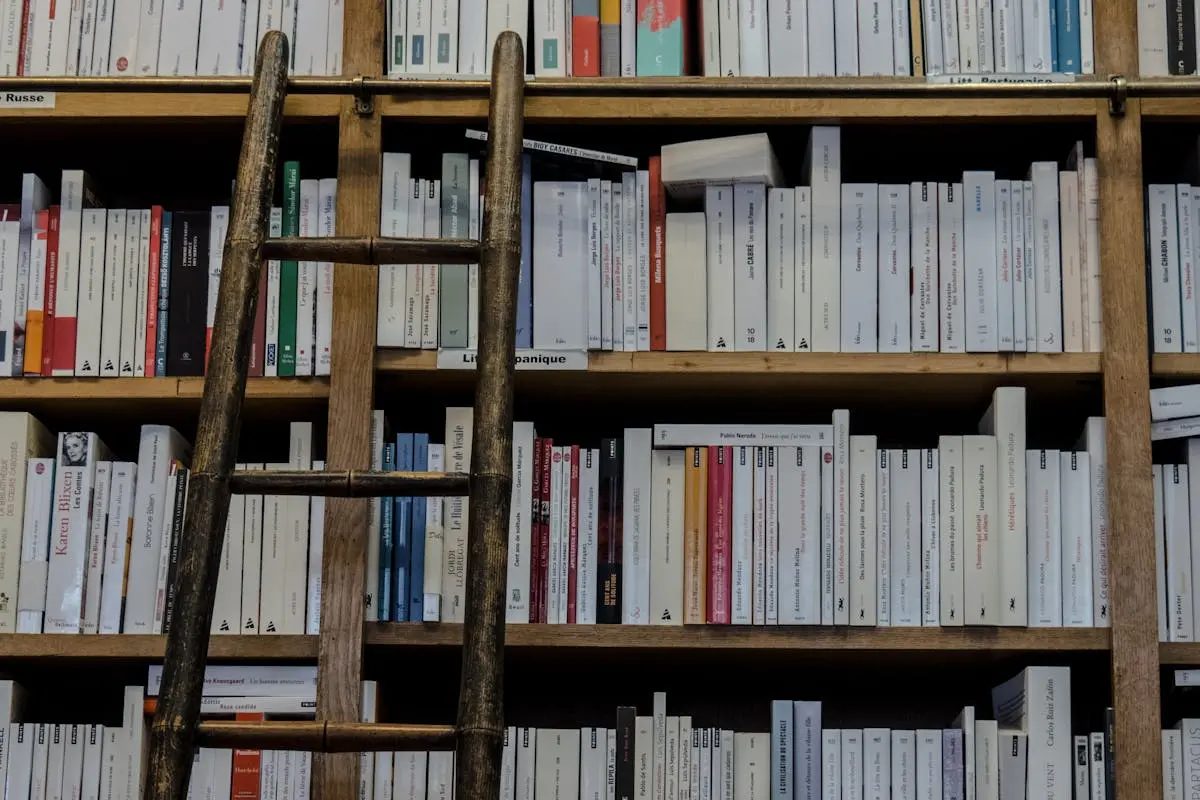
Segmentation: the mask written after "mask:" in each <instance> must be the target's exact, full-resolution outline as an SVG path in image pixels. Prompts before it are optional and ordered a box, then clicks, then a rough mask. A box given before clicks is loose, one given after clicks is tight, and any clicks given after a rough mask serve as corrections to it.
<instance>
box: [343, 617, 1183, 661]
mask: <svg viewBox="0 0 1200 800" xmlns="http://www.w3.org/2000/svg"><path fill="white" fill-rule="evenodd" d="M504 642H505V647H506V649H508V650H512V651H518V650H543V649H544V650H604V651H611V650H628V651H633V652H634V654H636V652H645V651H652V650H682V651H687V650H697V651H699V650H746V651H763V650H781V651H794V650H796V651H798V650H865V651H885V652H901V651H918V650H919V651H931V652H950V651H963V650H965V651H976V650H983V651H989V652H991V651H1005V652H1012V653H1019V652H1075V651H1084V652H1086V651H1105V650H1108V649H1109V631H1108V630H1106V629H1104V628H1029V629H1021V628H849V627H838V628H829V627H824V628H822V627H797V626H779V627H752V626H748V625H697V626H687V627H669V626H662V627H659V626H653V627H643V626H637V625H620V626H617V625H509V626H507V629H506V632H505V635H504ZM461 644H462V625H458V624H454V623H439V624H423V623H368V624H367V646H368V647H369V648H370V649H372V650H384V649H388V648H408V649H413V650H417V651H420V650H422V649H433V648H447V649H448V648H457V647H459V646H461ZM1196 647H1197V649H1200V645H1197V646H1196Z"/></svg>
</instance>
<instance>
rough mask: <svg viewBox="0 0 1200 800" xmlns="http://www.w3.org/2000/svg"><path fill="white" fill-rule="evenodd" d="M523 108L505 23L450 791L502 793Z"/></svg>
mask: <svg viewBox="0 0 1200 800" xmlns="http://www.w3.org/2000/svg"><path fill="white" fill-rule="evenodd" d="M524 111H525V53H524V49H523V48H522V47H521V39H520V38H519V37H518V36H517V35H516V34H515V33H512V32H507V33H504V34H501V36H500V37H499V38H498V39H497V40H496V47H495V49H494V51H493V55H492V97H491V109H490V111H489V113H488V132H489V133H488V139H489V144H488V159H487V187H488V197H487V205H486V207H485V209H484V220H483V253H482V256H481V258H480V262H481V263H480V266H479V277H480V284H481V286H480V292H479V296H480V298H481V300H482V303H481V307H480V313H479V358H478V360H477V362H476V382H475V413H474V420H473V423H472V424H473V425H474V431H475V437H474V439H473V443H472V449H471V508H470V520H469V522H468V529H467V552H468V555H467V586H466V590H467V591H466V617H465V619H466V624H465V626H464V628H463V654H462V681H461V683H460V685H459V690H458V765H457V770H456V775H455V794H456V796H457V797H459V798H461V800H494V799H495V798H496V797H497V796H498V795H499V792H500V753H501V748H502V746H503V741H504V706H503V703H504V586H505V580H506V578H507V571H506V566H507V564H508V512H509V504H510V500H511V495H512V421H513V386H512V384H513V355H514V349H515V347H516V326H517V280H518V277H519V274H520V270H521V136H522V135H523V128H524V125H523V119H524Z"/></svg>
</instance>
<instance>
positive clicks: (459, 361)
mask: <svg viewBox="0 0 1200 800" xmlns="http://www.w3.org/2000/svg"><path fill="white" fill-rule="evenodd" d="M475 356H476V351H475V350H465V349H461V348H452V349H441V350H438V354H437V368H438V369H475ZM513 362H514V366H515V368H516V369H518V370H528V371H549V370H586V369H587V368H588V354H587V351H586V350H518V351H517V354H516V357H515V358H514V359H513Z"/></svg>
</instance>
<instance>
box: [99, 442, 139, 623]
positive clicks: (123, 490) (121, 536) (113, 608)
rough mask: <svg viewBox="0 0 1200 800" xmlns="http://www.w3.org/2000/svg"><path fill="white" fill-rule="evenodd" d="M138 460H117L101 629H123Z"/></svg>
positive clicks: (110, 504) (106, 542)
mask: <svg viewBox="0 0 1200 800" xmlns="http://www.w3.org/2000/svg"><path fill="white" fill-rule="evenodd" d="M136 487H137V464H136V463H135V462H133V461H114V462H113V469H112V479H111V481H110V485H109V493H108V494H109V500H108V509H107V519H108V530H107V531H106V532H105V536H104V578H103V581H102V583H101V586H100V620H99V627H98V632H99V633H120V632H121V612H122V609H123V607H124V603H125V582H126V580H127V578H126V573H125V570H126V558H127V555H128V553H129V546H130V544H131V542H130V538H131V537H130V534H131V533H132V531H133V497H134V490H135V489H136Z"/></svg>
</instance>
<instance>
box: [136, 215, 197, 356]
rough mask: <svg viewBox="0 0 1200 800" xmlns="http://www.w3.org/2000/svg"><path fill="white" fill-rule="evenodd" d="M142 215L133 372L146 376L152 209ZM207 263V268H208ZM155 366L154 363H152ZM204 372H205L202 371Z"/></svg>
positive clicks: (137, 271)
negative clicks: (147, 303)
mask: <svg viewBox="0 0 1200 800" xmlns="http://www.w3.org/2000/svg"><path fill="white" fill-rule="evenodd" d="M139 213H140V214H141V217H142V224H141V227H140V229H139V231H140V235H139V237H138V253H137V262H136V264H137V266H136V269H135V271H136V273H137V274H136V280H137V290H136V295H135V301H134V302H135V304H136V306H135V307H136V309H137V310H136V312H135V316H134V321H133V337H134V338H133V352H132V359H133V374H134V375H135V376H137V377H144V376H145V374H146V319H147V317H148V316H149V314H148V311H149V309H148V308H147V306H146V299H147V283H148V282H149V274H148V272H147V266H146V265H147V264H149V263H150V240H151V239H152V238H154V237H153V236H152V235H151V234H152V231H151V227H152V224H153V214H152V209H149V208H143V209H141V211H140V212H139ZM207 266H208V265H207V263H206V264H205V269H207ZM151 367H153V365H151ZM200 374H203V373H200Z"/></svg>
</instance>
